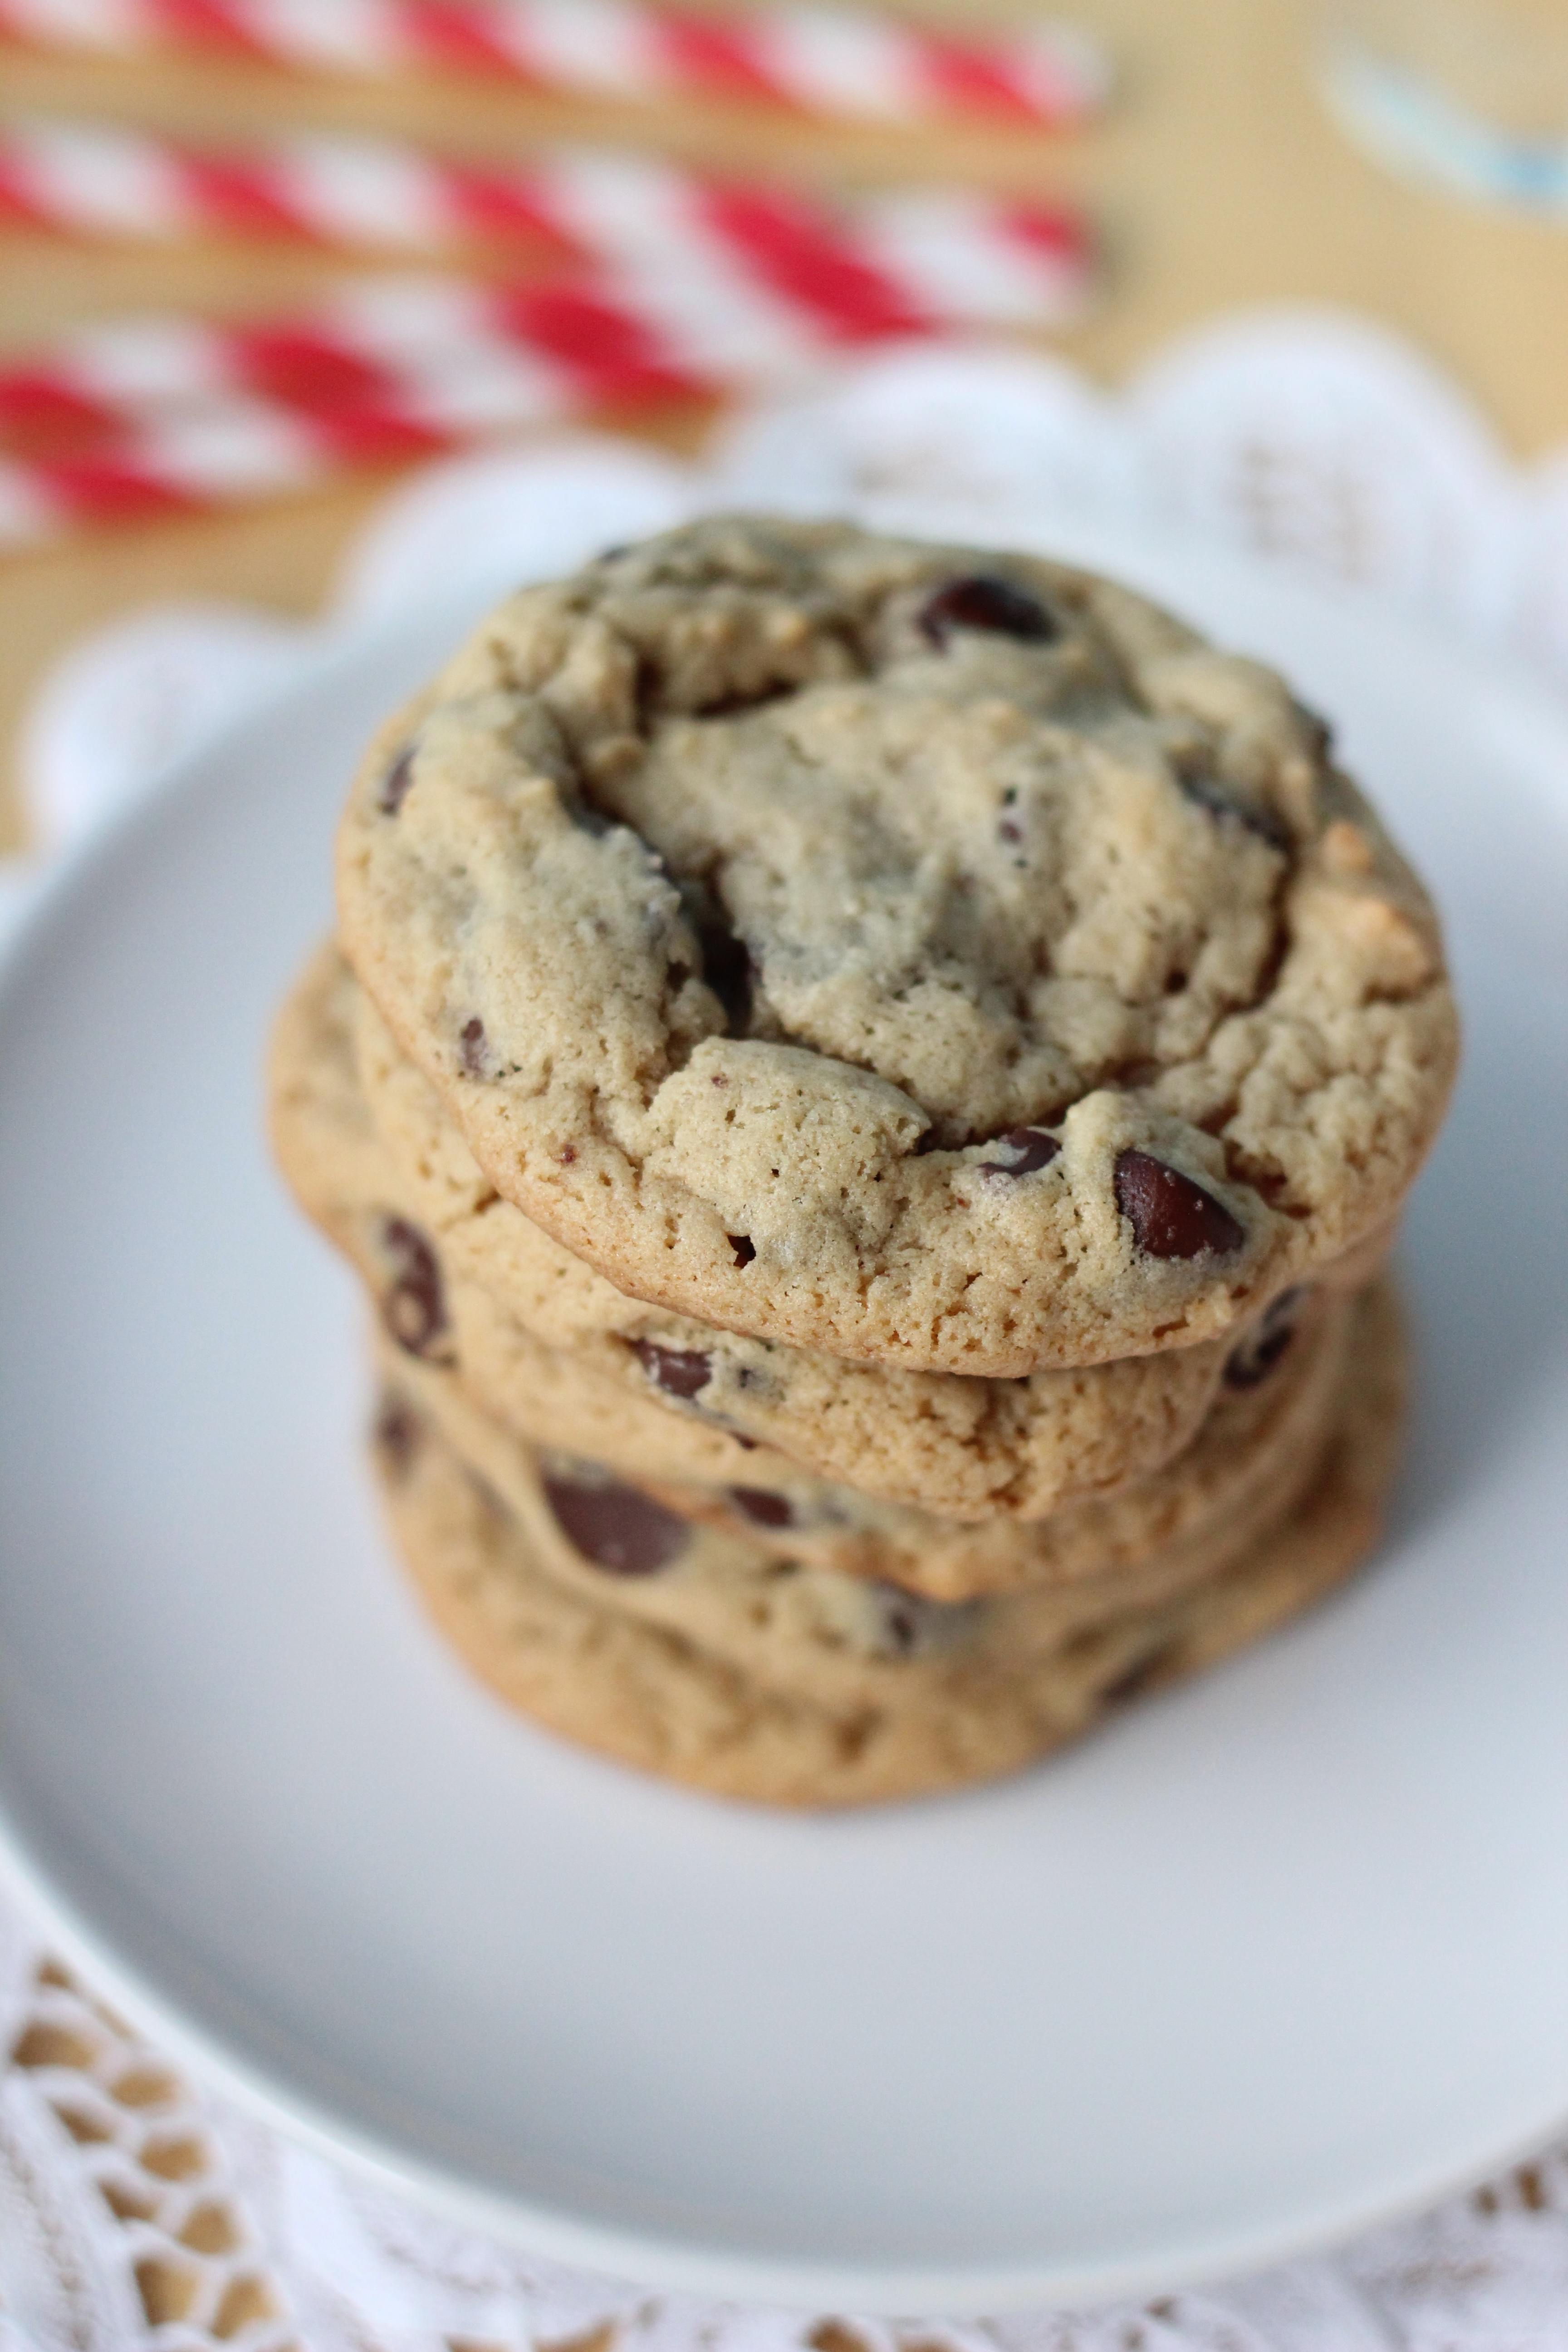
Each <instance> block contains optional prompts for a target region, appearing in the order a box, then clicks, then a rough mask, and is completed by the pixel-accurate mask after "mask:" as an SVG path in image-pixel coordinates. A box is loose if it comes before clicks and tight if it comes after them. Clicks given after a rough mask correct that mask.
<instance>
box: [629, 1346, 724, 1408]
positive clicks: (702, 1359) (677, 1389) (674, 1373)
mask: <svg viewBox="0 0 1568 2352" xmlns="http://www.w3.org/2000/svg"><path fill="white" fill-rule="evenodd" d="M632 1353H633V1355H634V1356H635V1357H636V1358H637V1361H638V1363H639V1364H640V1365H641V1366H642V1368H643V1370H644V1371H645V1372H646V1373H647V1376H648V1378H649V1380H650V1381H653V1382H654V1384H655V1386H656V1387H658V1388H661V1389H663V1391H664V1392H665V1394H666V1395H667V1396H674V1397H687V1398H689V1397H694V1396H696V1394H697V1393H698V1391H699V1390H700V1389H705V1388H706V1387H707V1385H708V1383H709V1381H710V1380H711V1379H712V1377H713V1360H712V1358H711V1357H710V1356H705V1355H703V1354H702V1353H701V1351H700V1349H696V1348H661V1347H660V1346H659V1344H658V1340H657V1339H634V1340H633V1341H632Z"/></svg>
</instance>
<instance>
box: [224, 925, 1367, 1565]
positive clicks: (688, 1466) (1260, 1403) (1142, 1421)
mask: <svg viewBox="0 0 1568 2352" xmlns="http://www.w3.org/2000/svg"><path fill="white" fill-rule="evenodd" d="M270 1083H271V1096H272V1125H273V1130H274V1140H275V1144H276V1148H277V1151H278V1155H279V1160H280V1163H281V1165H282V1167H283V1170H284V1172H285V1174H286V1175H287V1177H288V1179H289V1183H290V1184H291V1186H292V1187H293V1189H294V1191H295V1192H296V1194H297V1196H298V1198H299V1199H300V1203H301V1205H302V1206H303V1207H304V1209H305V1210H306V1213H307V1214H308V1215H310V1217H312V1218H313V1219H314V1221H315V1222H316V1223H318V1224H320V1225H321V1227H322V1228H323V1230H325V1231H326V1232H327V1233H328V1234H329V1235H330V1236H331V1238H332V1239H333V1240H334V1241H335V1242H336V1243H337V1244H338V1245H339V1246H340V1247H341V1248H342V1249H343V1250H345V1251H346V1253H347V1254H348V1255H349V1256H350V1257H351V1258H352V1259H353V1262H354V1263H355V1265H357V1266H358V1267H359V1269H360V1271H361V1272H362V1274H363V1276H364V1278H365V1280H366V1282H367V1284H368V1285H369V1286H370V1287H371V1289H372V1291H373V1293H374V1296H375V1297H376V1299H377V1301H378V1304H379V1307H380V1310H381V1314H382V1318H383V1321H384V1325H385V1327H386V1328H387V1329H388V1330H389V1332H390V1333H391V1334H392V1336H393V1337H394V1338H395V1339H396V1340H397V1342H398V1344H399V1345H401V1346H402V1347H403V1348H404V1349H405V1351H406V1352H408V1353H410V1354H411V1355H413V1356H416V1357H419V1356H426V1355H432V1354H433V1355H434V1356H436V1357H437V1359H439V1360H452V1361H455V1362H456V1363H458V1365H460V1367H461V1370H462V1376H463V1378H464V1381H465V1382H466V1384H467V1385H468V1387H469V1388H470V1389H471V1390H472V1391H474V1393H476V1394H477V1395H479V1396H480V1397H482V1398H484V1399H486V1400H488V1401H489V1402H491V1403H492V1405H493V1408H494V1410H495V1411H496V1412H498V1413H499V1414H500V1417H501V1418H502V1419H503V1420H505V1421H507V1422H508V1423H510V1425H511V1426H513V1427H514V1428H516V1429H518V1430H519V1431H520V1432H521V1433H522V1434H523V1435H525V1436H528V1437H530V1438H531V1439H533V1440H535V1441H536V1442H537V1443H539V1444H547V1445H558V1446H564V1447H566V1448H568V1449H572V1448H575V1449H576V1450H577V1451H579V1452H582V1453H585V1454H601V1455H602V1456H603V1457H604V1458H605V1460H607V1461H611V1462H613V1463H616V1464H617V1465H619V1466H620V1467H621V1468H622V1469H624V1470H625V1471H626V1472H627V1473H628V1475H633V1476H640V1477H645V1478H658V1479H667V1480H676V1481H683V1480H684V1481H691V1482H695V1483H697V1484H705V1485H708V1486H713V1487H726V1486H728V1487H734V1488H737V1489H765V1490H767V1491H769V1492H771V1493H773V1494H774V1495H779V1496H785V1497H786V1498H787V1499H788V1501H789V1505H790V1509H791V1512H792V1516H793V1517H795V1519H796V1521H797V1522H798V1521H800V1520H802V1519H807V1518H809V1519H810V1520H812V1521H815V1522H818V1523H822V1524H826V1521H827V1519H828V1518H830V1517H836V1518H837V1520H838V1521H839V1522H840V1523H841V1524H843V1523H844V1522H845V1521H846V1517H847V1511H848V1505H847V1502H843V1501H835V1500H834V1499H833V1497H832V1494H831V1492H830V1486H829V1484H825V1483H824V1482H830V1484H831V1485H834V1486H849V1487H853V1488H854V1489H856V1490H857V1493H856V1497H855V1503H854V1513H853V1516H854V1517H855V1519H856V1520H857V1522H858V1523H869V1522H871V1521H872V1520H875V1521H877V1522H878V1523H879V1524H885V1525H886V1527H887V1528H896V1527H897V1526H898V1525H899V1519H898V1514H899V1512H900V1510H901V1509H910V1508H912V1509H913V1510H914V1511H915V1512H916V1513H918V1514H920V1515H921V1519H922V1520H923V1518H924V1515H926V1514H930V1513H934V1514H937V1515H940V1516H941V1517H945V1518H948V1519H960V1520H964V1519H970V1520H973V1519H978V1518H980V1517H986V1518H988V1519H990V1520H992V1521H993V1522H994V1523H995V1524H994V1528H993V1529H992V1531H991V1533H990V1534H989V1535H988V1536H987V1538H986V1547H985V1548H986V1550H987V1553H988V1554H991V1553H994V1554H995V1555H996V1557H997V1558H998V1559H1000V1558H1001V1557H1002V1556H1003V1555H1004V1554H1005V1555H1006V1556H1007V1557H1009V1558H1011V1556H1012V1553H1013V1552H1014V1551H1016V1549H1018V1547H1016V1545H1010V1544H1009V1541H1008V1533H1009V1530H1010V1529H1011V1528H1016V1525H1017V1524H1018V1523H1019V1522H1020V1521H1035V1520H1038V1519H1040V1518H1042V1517H1045V1516H1046V1515H1047V1513H1056V1512H1058V1510H1059V1509H1060V1508H1061V1507H1063V1506H1065V1505H1069V1504H1073V1503H1074V1502H1076V1501H1078V1500H1079V1499H1081V1498H1083V1497H1085V1496H1102V1497H1109V1496H1114V1495H1115V1494H1116V1493H1117V1492H1118V1491H1119V1490H1121V1488H1123V1487H1126V1486H1130V1485H1132V1484H1134V1483H1137V1482H1142V1481H1144V1480H1147V1479H1148V1478H1149V1477H1150V1476H1151V1475H1152V1474H1154V1473H1156V1472H1158V1471H1159V1470H1160V1469H1161V1468H1162V1467H1163V1465H1166V1464H1168V1463H1170V1462H1172V1461H1173V1458H1174V1457H1175V1456H1176V1455H1177V1454H1179V1453H1181V1452H1182V1451H1183V1450H1184V1449H1185V1448H1186V1447H1187V1446H1189V1445H1190V1444H1191V1443H1192V1441H1193V1440H1194V1438H1195V1436H1196V1435H1197V1433H1198V1431H1199V1429H1200V1427H1201V1426H1202V1425H1203V1424H1204V1422H1205V1415H1206V1414H1207V1412H1209V1409H1210V1406H1211V1404H1212V1403H1213V1402H1215V1399H1216V1398H1220V1399H1224V1400H1226V1406H1227V1410H1226V1424H1227V1427H1228V1430H1229V1435H1230V1438H1231V1440H1232V1441H1233V1442H1234V1444H1236V1445H1237V1447H1238V1448H1240V1449H1242V1450H1244V1451H1245V1450H1247V1447H1248V1444H1249V1440H1250V1436H1251V1421H1252V1418H1253V1417H1254V1416H1256V1415H1257V1414H1258V1413H1260V1412H1261V1413H1262V1414H1264V1415H1265V1416H1267V1415H1268V1413H1269V1412H1272V1410H1273V1406H1272V1403H1271V1400H1270V1398H1269V1397H1268V1395H1264V1394H1261V1393H1256V1392H1253V1391H1249V1390H1248V1389H1247V1388H1245V1387H1238V1386H1237V1380H1238V1378H1242V1377H1249V1376H1250V1374H1249V1370H1248V1368H1250V1372H1256V1370H1258V1362H1259V1360H1260V1359H1258V1352H1257V1351H1258V1349H1261V1348H1263V1347H1264V1346H1265V1340H1266V1339H1267V1345H1268V1349H1269V1350H1271V1353H1270V1355H1269V1359H1268V1360H1269V1361H1273V1360H1277V1359H1278V1358H1279V1356H1280V1355H1281V1354H1283V1352H1284V1350H1285V1348H1286V1347H1287V1345H1289V1344H1290V1343H1291V1339H1292V1335H1293V1334H1297V1333H1299V1335H1300V1338H1301V1339H1302V1340H1303V1341H1304V1342H1311V1343H1312V1344H1314V1345H1315V1344H1316V1340H1317V1331H1316V1326H1317V1324H1318V1323H1319V1321H1320V1320H1321V1315H1322V1313H1323V1311H1324V1310H1323V1307H1322V1306H1321V1303H1320V1302H1318V1301H1316V1300H1314V1299H1313V1298H1312V1297H1298V1298H1297V1299H1296V1301H1295V1302H1294V1304H1292V1302H1291V1300H1290V1298H1289V1295H1287V1296H1286V1297H1284V1299H1283V1300H1282V1302H1280V1303H1279V1305H1277V1307H1276V1308H1275V1309H1271V1310H1270V1312H1269V1316H1268V1318H1265V1320H1264V1321H1262V1322H1259V1323H1257V1324H1255V1325H1249V1326H1247V1327H1246V1328H1244V1330H1243V1331H1242V1333H1241V1334H1240V1336H1239V1337H1237V1336H1236V1335H1232V1336H1231V1337H1230V1339H1228V1340H1227V1341H1225V1342H1209V1343H1207V1344H1206V1345H1205V1346H1201V1347H1196V1348H1192V1349H1180V1350H1177V1351H1174V1352H1172V1353H1169V1354H1166V1355H1162V1356H1157V1357H1135V1358H1130V1359H1126V1360H1122V1361H1121V1362H1120V1363H1117V1364H1104V1365H1096V1366H1090V1367H1087V1368H1085V1369H1082V1370H1073V1371H1053V1372H1039V1373H1036V1374H1034V1375H1033V1376H1032V1377H1031V1378H1029V1379H1028V1380H1026V1381H981V1380H965V1379H963V1378H961V1377H960V1376H958V1375H955V1374H952V1373H932V1372H907V1371H900V1370H889V1369H888V1368H886V1367H879V1366H875V1365H865V1364H841V1363H839V1362H838V1361H837V1360H835V1359H833V1358H831V1357H825V1356H821V1355H817V1354H814V1353H811V1352H808V1351H805V1350H802V1349H792V1348H789V1347H787V1346H785V1345H784V1344H783V1343H782V1342H779V1341H766V1340H754V1339H746V1338H743V1337H742V1336H739V1335H736V1334H733V1333H730V1332H725V1331H721V1330H719V1329H717V1328H714V1327H713V1326H711V1325H707V1324H702V1323H699V1322H697V1321H695V1320H694V1319H692V1318H687V1317H680V1316H676V1315H674V1314H672V1313H670V1312H669V1310H668V1309H665V1308H659V1307H650V1306H648V1305H647V1304H646V1303H644V1302H641V1301H638V1300H636V1299H630V1298H627V1297H625V1296H624V1295H623V1294H622V1293H620V1292H619V1291H617V1290H616V1289H615V1288H614V1286H612V1285H611V1284H609V1283H607V1282H606V1281H605V1279H604V1277H603V1276H599V1275H596V1274H595V1273H594V1272H593V1270H592V1269H591V1268H590V1267H587V1266H585V1265H583V1264H582V1262H581V1261H580V1260H578V1259H575V1258H574V1257H573V1256H572V1255H571V1254H570V1253H569V1252H567V1251H565V1250H563V1249H562V1248H561V1246H560V1244H558V1243H555V1242H552V1241H551V1240H550V1238H549V1237H548V1235H546V1234H542V1232H541V1231H540V1229H539V1228H538V1227H537V1226H534V1225H532V1224H531V1223H530V1222H529V1221H528V1220H527V1219H526V1218H525V1217H523V1216H522V1215H521V1212H520V1211H518V1210H517V1209H515V1208H514V1207H512V1206H511V1204H510V1202H503V1201H501V1200H500V1198H499V1196H498V1195H496V1194H495V1192H494V1191H493V1188H491V1187H490V1186H489V1183H488V1181H487V1180H485V1179H484V1177H483V1176H482V1174H481V1172H480V1171H479V1169H478V1167H477V1165H476V1163H475V1161H474V1160H473V1157H472V1155H471V1153H470V1152H469V1151H468V1149H467V1146H466V1145H465V1144H464V1142H463V1140H462V1138H461V1136H460V1135H459V1134H458V1131H457V1129H455V1128H454V1127H453V1126H452V1124H451V1123H450V1121H448V1120H447V1119H446V1118H445V1117H444V1115H443V1114H442V1112H441V1110H440V1105H439V1101H438V1098H437V1097H436V1096H435V1094H434V1091H433V1089H432V1088H431V1087H429V1086H428V1084H427V1082H426V1080H425V1079H424V1078H423V1077H422V1076H420V1074H419V1073H418V1072H417V1071H416V1070H415V1069H414V1068H413V1066H412V1065H410V1064H409V1063H408V1062H407V1061H406V1059H405V1057H404V1056H402V1055H400V1054H398V1053H397V1051H396V1049H395V1046H394V1045H393V1044H392V1041H391V1039H390V1037H389V1036H388V1034H387V1032H386V1029H385V1026H384V1024H383V1023H382V1022H381V1021H380V1019H379V1016H377V1015H376V1013H374V1008H373V1007H372V1006H371V1005H370V1004H369V1002H368V1000H367V999H366V998H365V996H364V994H363V991H361V990H360V989H359V988H358V987H357V985H356V983H355V982H354V981H353V975H352V974H351V973H350V972H349V971H348V970H347V967H346V966H345V965H344V964H343V963H342V959H341V958H340V957H339V956H338V955H337V953H336V951H335V950H333V949H332V948H331V947H330V946H329V947H327V948H325V949H323V950H321V951H320V952H319V954H318V955H317V956H316V957H315V958H313V959H312V961H311V962H310V965H309V966H308V967H307V969H306V971H305V972H304V973H303V974H302V975H301V977H300V981H299V982H298V983H297V985H296V987H295V989H294V991H293V992H292V993H291V995H290V997H289V1001H288V1003H287V1004H286V1005H285V1007H284V1009H283V1012H282V1013H281V1014H280V1016H279V1023H278V1028H277V1034H276V1039H275V1044H274V1049H273V1056H272V1073H271V1082H270ZM1371 1270H1372V1268H1371V1266H1370V1265H1369V1266H1368V1267H1366V1268H1365V1269H1360V1268H1355V1267H1351V1266H1349V1265H1345V1266H1342V1267H1341V1268H1339V1269H1337V1270H1336V1279H1341V1278H1342V1281H1343V1284H1344V1286H1345V1287H1353V1288H1359V1287H1360V1286H1361V1285H1362V1283H1363V1281H1364V1279H1365V1278H1366V1274H1367V1273H1369V1272H1370V1271H1371ZM1238 1368H1239V1370H1238ZM1296 1369H1297V1367H1296V1365H1295V1364H1294V1363H1293V1362H1288V1363H1287V1365H1286V1368H1285V1378H1286V1381H1287V1384H1289V1381H1290V1378H1291V1377H1292V1375H1293V1373H1294V1371H1295V1370H1296ZM930 1537H931V1530H930V1529H929V1528H926V1527H924V1526H923V1525H922V1527H921V1543H922V1547H923V1548H925V1549H928V1551H930V1550H931V1545H930ZM889 1539H891V1538H889ZM846 1540H848V1538H847V1536H846ZM899 1540H900V1541H901V1540H902V1538H899ZM940 1549H941V1550H942V1555H943V1557H947V1556H948V1555H949V1554H950V1553H952V1545H951V1544H946V1545H943V1546H942V1547H941V1548H940ZM966 1556H967V1554H966ZM932 1559H934V1552H932ZM932 1572H933V1573H934V1568H933V1570H932ZM965 1572H967V1571H965Z"/></svg>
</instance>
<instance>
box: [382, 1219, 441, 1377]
mask: <svg viewBox="0 0 1568 2352" xmlns="http://www.w3.org/2000/svg"><path fill="white" fill-rule="evenodd" d="M381 1240H382V1247H383V1248H384V1250H385V1252H386V1255H387V1256H388V1257H389V1258H391V1259H392V1261H393V1263H394V1265H395V1266H396V1269H397V1271H396V1275H395V1278H394V1280H393V1283H392V1286H391V1288H390V1289H389V1290H387V1292H386V1293H385V1294H384V1297H383V1299H382V1302H381V1313H382V1320H383V1321H384V1323H385V1325H386V1328H387V1330H388V1331H389V1332H390V1334H391V1336H392V1337H393V1339H395V1340H396V1342H397V1344H398V1346H399V1347H400V1348H401V1349H403V1351H404V1353H405V1355H409V1356H431V1355H434V1354H435V1353H436V1351H437V1341H438V1340H440V1339H441V1338H442V1337H443V1336H444V1334H445V1332H446V1329H447V1297H446V1292H445V1290H444V1288H443V1286H442V1282H441V1267H440V1263H439V1261H438V1260H437V1255H436V1253H435V1251H434V1250H433V1249H432V1248H431V1246H430V1243H429V1241H428V1239H427V1238H426V1235H425V1234H422V1233H421V1232H420V1230H419V1228H418V1226H417V1225H415V1224H411V1223H409V1221H408V1219H407V1218H406V1217H388V1218H386V1219H385V1221H384V1223H383V1225H382V1228H381Z"/></svg>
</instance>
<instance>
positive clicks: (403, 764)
mask: <svg viewBox="0 0 1568 2352" xmlns="http://www.w3.org/2000/svg"><path fill="white" fill-rule="evenodd" d="M412 782H414V746H413V744H412V743H408V744H405V746H404V748H403V750H402V751H399V753H398V755H397V757H396V759H395V760H394V761H393V763H392V765H391V767H390V768H388V770H387V772H386V774H385V776H384V779H383V782H382V787H381V793H380V796H379V798H378V799H377V801H376V806H377V808H378V809H379V810H380V811H381V813H382V814H383V816H395V815H396V814H397V812H398V810H399V809H400V808H401V807H402V806H403V803H404V801H405V798H406V797H407V793H408V787H409V785H410V784H411V783H412Z"/></svg>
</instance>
